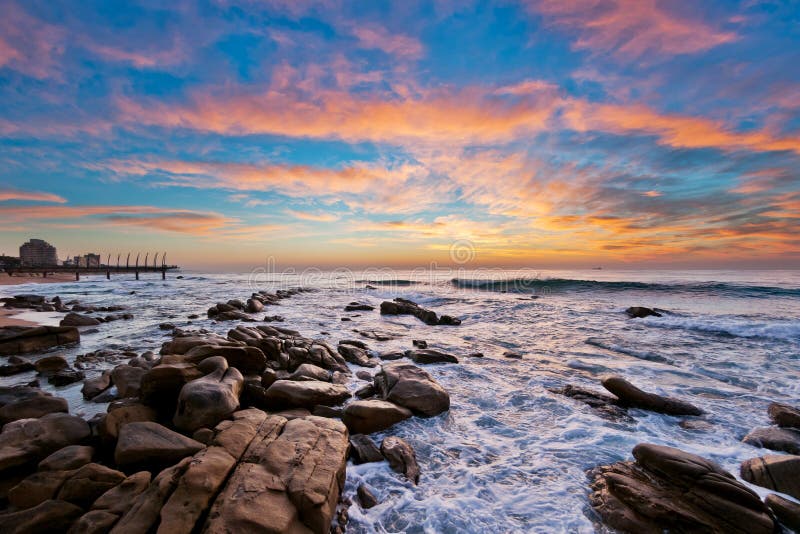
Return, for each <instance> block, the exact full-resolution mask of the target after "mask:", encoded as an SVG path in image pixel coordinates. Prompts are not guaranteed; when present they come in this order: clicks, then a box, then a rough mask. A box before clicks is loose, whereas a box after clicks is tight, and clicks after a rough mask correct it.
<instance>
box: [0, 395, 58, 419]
mask: <svg viewBox="0 0 800 534" xmlns="http://www.w3.org/2000/svg"><path fill="white" fill-rule="evenodd" d="M68 411H69V406H68V405H67V400H66V399H62V398H61V397H51V396H46V395H42V396H36V397H30V398H27V399H22V400H19V401H17V402H11V403H9V404H6V405H5V406H3V407H2V408H0V424H6V423H10V422H11V421H17V420H19V419H38V418H39V417H42V416H43V415H47V414H49V413H67V412H68Z"/></svg>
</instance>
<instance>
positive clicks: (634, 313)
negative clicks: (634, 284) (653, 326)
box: [625, 306, 665, 319]
mask: <svg viewBox="0 0 800 534" xmlns="http://www.w3.org/2000/svg"><path fill="white" fill-rule="evenodd" d="M625 313H627V314H628V317H630V318H631V319H643V318H645V317H662V314H663V313H665V312H664V310H659V309H658V308H645V307H644V306H631V307H630V308H628V309H627V310H625Z"/></svg>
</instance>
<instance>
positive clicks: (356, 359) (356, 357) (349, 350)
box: [336, 342, 378, 367]
mask: <svg viewBox="0 0 800 534" xmlns="http://www.w3.org/2000/svg"><path fill="white" fill-rule="evenodd" d="M336 349H337V350H338V351H339V354H341V355H342V357H344V359H345V360H346V361H348V362H350V363H352V364H354V365H360V366H361V367H376V366H377V365H378V361H377V360H375V359H374V358H370V356H369V354H367V351H366V350H364V348H362V347H359V346H356V345H352V344H350V343H344V342H342V343H339V346H337V347H336Z"/></svg>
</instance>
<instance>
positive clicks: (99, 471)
mask: <svg viewBox="0 0 800 534" xmlns="http://www.w3.org/2000/svg"><path fill="white" fill-rule="evenodd" d="M123 480H125V474H124V473H121V472H119V471H116V470H114V469H110V468H108V467H106V466H104V465H100V464H95V463H90V464H86V465H84V466H83V467H81V468H80V469H78V470H77V471H76V472H75V473H74V474H73V475H72V476H71V477H69V478H68V479H67V480H66V482H64V484H63V485H62V486H61V489H60V490H59V492H58V499H59V500H62V501H66V502H71V503H72V504H76V505H78V506H80V507H81V508H88V507H89V506H90V505H91V504H92V503H93V502H94V501H95V500H96V499H97V498H98V497H100V496H101V495H103V494H104V493H105V492H106V491H108V490H110V489H111V488H113V487H115V486H116V485H117V484H119V483H120V482H122V481H123Z"/></svg>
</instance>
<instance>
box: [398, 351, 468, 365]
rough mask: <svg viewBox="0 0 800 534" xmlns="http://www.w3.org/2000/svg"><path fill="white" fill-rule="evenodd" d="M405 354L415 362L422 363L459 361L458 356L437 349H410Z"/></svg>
mask: <svg viewBox="0 0 800 534" xmlns="http://www.w3.org/2000/svg"><path fill="white" fill-rule="evenodd" d="M405 355H406V357H408V358H409V359H411V360H412V361H413V362H414V363H419V364H422V365H427V364H432V363H458V358H456V357H455V356H453V355H452V354H447V353H446V352H442V351H440V350H435V349H418V350H408V351H406V353H405Z"/></svg>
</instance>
